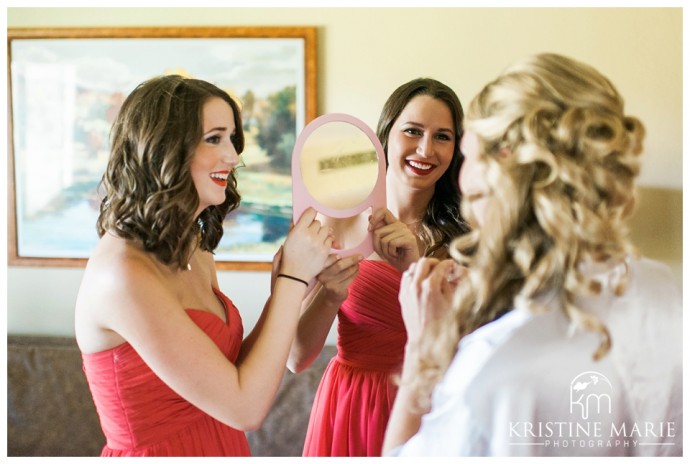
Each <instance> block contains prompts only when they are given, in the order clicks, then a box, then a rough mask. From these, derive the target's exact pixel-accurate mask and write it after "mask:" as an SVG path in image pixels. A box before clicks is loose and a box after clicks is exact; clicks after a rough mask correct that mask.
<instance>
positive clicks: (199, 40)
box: [7, 27, 316, 270]
mask: <svg viewBox="0 0 690 464" xmlns="http://www.w3.org/2000/svg"><path fill="white" fill-rule="evenodd" d="M7 41H8V44H7V45H8V63H9V69H8V87H9V89H8V97H9V108H8V120H9V121H8V122H9V124H8V133H9V134H8V156H9V169H8V177H9V179H8V189H9V191H8V203H9V208H8V229H9V230H8V262H9V264H10V265H16V266H84V265H85V263H86V259H87V258H88V256H89V254H90V251H91V250H92V249H93V247H94V246H95V244H96V243H97V241H98V236H97V233H96V226H95V225H96V219H97V217H98V211H99V206H100V200H101V199H100V198H99V195H98V183H99V181H100V178H101V176H102V174H103V172H104V171H105V166H106V164H107V160H108V154H109V139H108V137H109V132H110V127H111V124H112V122H113V119H114V117H115V116H116V115H117V112H118V110H119V108H120V105H121V104H122V102H123V100H124V98H125V97H126V96H127V95H128V94H129V92H131V91H132V90H133V89H134V87H136V85H137V84H139V83H140V82H143V81H144V80H146V79H148V78H150V77H153V76H155V75H161V74H181V75H185V76H190V77H194V78H198V79H203V80H206V81H209V82H212V83H214V84H215V85H217V86H219V87H221V88H223V89H224V90H226V91H228V93H230V94H231V95H233V96H234V97H235V98H236V99H237V100H238V101H239V102H240V105H241V108H242V119H243V126H244V130H245V139H246V146H245V151H244V153H243V156H242V158H243V161H244V163H245V167H244V168H242V169H239V170H238V171H237V177H238V186H239V190H240V193H241V195H242V202H241V206H240V207H239V208H238V209H237V210H236V211H233V212H231V213H230V214H229V215H228V216H227V217H226V219H225V223H224V234H223V239H222V240H221V242H220V244H219V246H218V248H217V250H216V261H217V263H218V268H219V269H237V270H269V269H270V262H271V259H272V257H273V255H274V254H275V252H276V251H277V249H278V247H279V245H280V244H281V243H282V242H283V240H284V238H285V236H286V234H287V231H288V227H289V224H290V217H291V209H292V197H291V177H290V166H291V160H290V158H291V154H292V147H293V145H294V143H295V140H296V137H297V134H298V133H299V132H300V131H301V129H302V128H303V127H304V125H305V124H307V123H308V122H309V121H311V120H312V119H313V118H314V117H315V116H316V28H314V27H239V28H226V27H184V28H77V29H71V28H70V29H63V28H60V29H12V28H10V29H8V31H7Z"/></svg>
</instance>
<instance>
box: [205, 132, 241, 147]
mask: <svg viewBox="0 0 690 464" xmlns="http://www.w3.org/2000/svg"><path fill="white" fill-rule="evenodd" d="M221 139H222V137H221V136H220V135H211V136H209V137H206V140H205V141H206V143H212V144H214V145H217V144H219V143H220V141H221ZM230 142H231V143H232V145H233V146H236V145H237V134H232V135H231V136H230Z"/></svg>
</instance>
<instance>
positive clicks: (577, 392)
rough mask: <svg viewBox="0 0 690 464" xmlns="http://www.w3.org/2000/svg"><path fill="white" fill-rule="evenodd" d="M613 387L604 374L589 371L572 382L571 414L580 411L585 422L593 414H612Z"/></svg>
mask: <svg viewBox="0 0 690 464" xmlns="http://www.w3.org/2000/svg"><path fill="white" fill-rule="evenodd" d="M612 393H613V387H612V386H611V382H609V379H607V378H606V376H605V375H604V374H601V373H599V372H596V371H587V372H583V373H581V374H579V375H578V376H577V377H575V378H574V379H573V380H572V382H570V414H575V412H576V411H578V412H579V413H580V415H581V417H582V419H583V420H587V419H589V417H590V415H591V414H603V413H608V414H611V403H612V401H611V396H612Z"/></svg>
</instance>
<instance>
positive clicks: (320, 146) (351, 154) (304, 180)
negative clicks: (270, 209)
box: [292, 113, 386, 257]
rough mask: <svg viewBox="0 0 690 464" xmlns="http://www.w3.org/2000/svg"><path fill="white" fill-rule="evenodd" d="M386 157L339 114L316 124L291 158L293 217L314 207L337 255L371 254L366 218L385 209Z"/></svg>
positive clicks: (356, 123) (358, 124) (363, 128)
mask: <svg viewBox="0 0 690 464" xmlns="http://www.w3.org/2000/svg"><path fill="white" fill-rule="evenodd" d="M385 171H386V164H385V155H384V153H383V148H382V147H381V143H380V142H379V140H378V139H377V138H376V135H375V134H374V132H373V131H372V130H371V129H370V128H369V127H368V126H367V125H366V124H365V123H363V122H362V121H360V120H359V119H357V118H355V117H353V116H351V115H347V114H341V113H331V114H327V115H324V116H320V117H319V118H316V119H315V120H314V121H312V122H311V123H309V124H308V125H307V126H306V127H305V128H304V130H303V131H302V132H301V133H300V135H299V137H298V138H297V142H296V143H295V148H294V150H293V154H292V193H293V217H294V221H297V219H299V217H300V216H301V215H302V213H303V212H304V210H305V209H307V208H308V207H313V208H314V209H316V210H317V211H318V213H319V215H318V219H319V220H320V221H321V222H322V223H323V224H327V225H328V226H329V227H331V228H332V229H333V231H334V235H335V239H336V241H337V243H338V244H339V248H337V249H334V250H333V252H335V253H338V254H340V255H347V254H354V253H355V252H357V253H361V254H362V255H364V256H365V257H367V256H369V254H371V252H372V251H373V245H372V242H371V239H372V234H370V233H369V232H368V231H367V226H368V225H369V215H370V214H371V213H372V211H374V210H375V209H378V208H381V207H384V206H385V205H386V193H385Z"/></svg>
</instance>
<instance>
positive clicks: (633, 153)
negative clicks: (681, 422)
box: [411, 54, 644, 408]
mask: <svg viewBox="0 0 690 464" xmlns="http://www.w3.org/2000/svg"><path fill="white" fill-rule="evenodd" d="M465 128H466V130H467V131H473V132H474V133H475V134H477V137H478V139H479V142H480V163H481V165H482V166H483V168H484V173H485V175H486V182H487V184H488V186H489V189H490V194H489V197H488V198H487V206H486V211H487V213H486V217H485V218H484V220H483V226H482V227H481V229H478V228H475V229H474V230H473V231H472V232H470V233H469V234H466V235H463V236H461V237H458V238H456V239H455V240H454V242H453V243H452V244H451V247H450V252H451V256H453V258H455V259H456V260H457V261H458V262H459V263H461V264H462V265H464V266H466V267H467V269H468V277H467V278H466V279H464V280H463V281H461V282H460V283H459V285H458V288H457V291H456V294H455V297H454V298H455V299H454V305H453V308H452V311H450V312H449V315H448V317H447V318H446V319H445V320H442V321H440V322H439V324H438V325H437V326H435V327H434V328H432V329H431V330H432V331H433V332H434V333H433V334H427V336H426V337H424V339H423V341H422V345H421V346H420V350H419V351H418V352H417V355H416V356H417V359H415V360H413V363H412V365H413V366H415V368H416V370H418V373H417V374H418V375H413V376H411V378H413V379H414V380H413V382H414V383H415V385H414V388H415V389H416V391H417V393H418V395H419V396H418V400H419V405H420V407H422V408H426V407H428V399H429V393H430V392H431V390H432V388H433V386H434V385H435V384H436V383H437V382H438V381H439V380H440V378H441V376H442V375H443V373H444V372H445V370H446V369H447V367H448V365H449V364H450V362H451V360H452V358H453V356H454V354H455V351H456V348H457V345H458V341H459V340H460V339H461V338H462V337H464V336H465V335H467V334H469V333H471V332H473V331H474V330H476V329H477V328H479V327H481V326H483V325H484V324H487V323H489V322H491V321H494V320H496V319H497V318H499V317H501V316H502V315H503V314H505V313H506V312H508V311H510V310H511V309H512V308H514V307H515V306H516V305H522V306H523V307H527V308H530V309H531V310H534V311H537V310H539V307H538V304H537V303H536V300H535V298H536V297H537V296H539V295H540V294H543V293H545V292H548V291H554V290H555V291H556V294H557V295H558V298H560V304H561V307H562V308H563V310H564V311H565V313H566V316H567V317H568V318H569V319H570V321H571V322H572V325H573V327H577V328H582V329H585V330H591V331H594V332H597V333H598V334H600V336H601V343H600V346H599V347H598V349H597V350H596V351H595V352H594V354H593V357H594V359H600V358H601V357H602V356H604V355H605V354H606V353H607V352H608V351H609V349H610V346H611V337H610V335H609V332H608V330H607V328H606V327H605V326H604V325H603V324H602V323H601V321H599V320H598V319H597V318H596V317H594V316H593V315H591V314H589V313H587V312H585V311H583V310H582V309H580V308H578V307H577V306H576V304H575V301H576V299H577V298H578V297H579V296H581V295H586V294H592V293H595V294H596V293H598V292H599V291H600V289H601V288H600V284H599V283H598V282H596V281H593V280H591V279H589V278H588V277H587V276H586V275H585V274H583V272H582V270H581V265H582V264H583V263H585V262H602V261H607V260H616V261H622V260H624V258H625V256H626V255H628V254H631V253H632V254H634V253H635V250H634V248H633V246H632V244H631V243H630V242H629V240H628V238H627V229H626V227H625V224H624V220H625V219H626V218H627V217H628V216H629V215H630V213H631V212H632V211H633V209H634V205H635V188H634V179H635V177H636V176H637V175H638V173H639V161H638V155H639V154H640V152H641V150H642V140H643V138H644V126H643V125H642V123H641V122H640V121H639V120H638V119H637V118H635V117H631V116H626V115H625V113H624V110H623V99H622V98H621V96H620V94H619V93H618V91H617V90H616V89H615V87H614V86H613V85H612V84H611V82H610V81H609V80H608V79H607V78H606V77H604V76H603V75H602V74H601V73H599V72H598V71H597V70H595V69H594V68H592V67H591V66H588V65H586V64H584V63H581V62H578V61H576V60H573V59H570V58H567V57H564V56H561V55H556V54H540V55H535V56H531V57H529V58H527V59H525V60H523V61H521V62H518V63H516V64H514V65H512V66H510V67H509V68H507V69H506V70H505V71H504V72H503V73H502V74H501V75H500V76H499V77H498V78H497V79H496V80H494V81H493V82H491V83H489V84H488V85H487V86H486V87H484V89H483V90H482V91H481V92H480V93H479V94H478V95H477V96H476V97H475V98H474V100H473V101H472V102H471V103H470V106H469V110H468V112H467V115H466V121H465ZM506 153H508V155H507V156H506ZM463 213H464V215H465V217H467V218H468V220H470V221H471V223H472V221H473V219H472V217H471V212H470V209H469V207H468V204H467V200H464V202H463ZM624 287H625V277H623V278H622V279H621V281H620V282H619V283H618V285H617V288H616V292H617V293H622V292H623V290H624Z"/></svg>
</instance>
